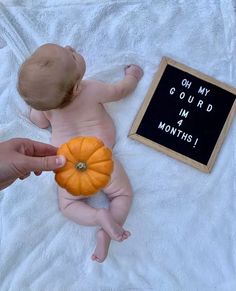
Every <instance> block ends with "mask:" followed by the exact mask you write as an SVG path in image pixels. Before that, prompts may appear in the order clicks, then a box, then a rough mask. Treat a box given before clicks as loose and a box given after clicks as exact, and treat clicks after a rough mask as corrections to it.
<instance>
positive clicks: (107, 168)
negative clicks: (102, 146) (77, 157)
mask: <svg viewBox="0 0 236 291" xmlns="http://www.w3.org/2000/svg"><path fill="white" fill-rule="evenodd" d="M102 164H103V165H102ZM88 169H90V170H93V171H96V172H98V173H101V174H108V175H109V174H110V173H111V172H112V170H113V161H112V160H104V161H100V162H97V163H91V164H90V165H89V166H88Z"/></svg>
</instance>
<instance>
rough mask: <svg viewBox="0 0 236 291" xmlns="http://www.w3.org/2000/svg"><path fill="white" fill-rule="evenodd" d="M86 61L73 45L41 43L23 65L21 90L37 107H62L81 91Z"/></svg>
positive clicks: (19, 89)
mask: <svg viewBox="0 0 236 291" xmlns="http://www.w3.org/2000/svg"><path fill="white" fill-rule="evenodd" d="M85 68H86V65H85V61H84V59H83V57H82V56H81V55H80V54H78V53H76V52H75V50H73V49H72V48H71V47H69V46H67V47H61V46H59V45H56V44H45V45H42V46H40V47H39V48H38V49H37V50H36V51H35V52H34V53H33V54H32V55H31V57H30V58H29V59H27V60H26V61H25V62H24V63H23V64H22V66H21V68H20V71H19V78H18V91H19V93H20V95H21V96H22V97H23V99H24V100H25V102H26V103H28V104H29V105H30V106H31V107H32V108H34V109H37V110H42V111H46V110H50V109H55V108H62V107H64V106H66V105H67V104H69V103H70V101H71V100H72V99H73V97H74V96H76V94H78V92H79V90H80V81H81V80H82V78H83V75H84V73H85Z"/></svg>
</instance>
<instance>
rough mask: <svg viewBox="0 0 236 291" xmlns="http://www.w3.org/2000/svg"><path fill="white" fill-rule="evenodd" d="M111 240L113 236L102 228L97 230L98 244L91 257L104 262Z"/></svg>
mask: <svg viewBox="0 0 236 291" xmlns="http://www.w3.org/2000/svg"><path fill="white" fill-rule="evenodd" d="M110 242H111V238H110V237H109V235H108V234H107V233H106V232H105V231H104V230H103V229H100V230H99V231H98V232H97V245H96V248H95V250H94V253H93V254H92V257H91V259H92V260H93V261H96V262H98V263H102V262H103V261H104V260H105V259H106V257H107V253H108V249H109V245H110Z"/></svg>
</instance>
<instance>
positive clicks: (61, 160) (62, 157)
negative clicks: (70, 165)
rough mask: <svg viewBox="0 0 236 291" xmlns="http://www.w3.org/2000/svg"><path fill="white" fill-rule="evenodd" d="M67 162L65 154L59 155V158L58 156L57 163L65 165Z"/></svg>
mask: <svg viewBox="0 0 236 291" xmlns="http://www.w3.org/2000/svg"><path fill="white" fill-rule="evenodd" d="M65 162H66V159H65V157H64V156H57V158H56V164H57V165H58V166H63V165H64V164H65Z"/></svg>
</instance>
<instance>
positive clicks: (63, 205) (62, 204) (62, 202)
mask: <svg viewBox="0 0 236 291" xmlns="http://www.w3.org/2000/svg"><path fill="white" fill-rule="evenodd" d="M71 203H72V202H71V201H69V200H68V199H65V198H64V197H61V196H60V195H58V206H59V209H60V210H61V212H62V213H63V214H64V215H65V216H66V213H67V207H68V206H69V205H70V204H71Z"/></svg>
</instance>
